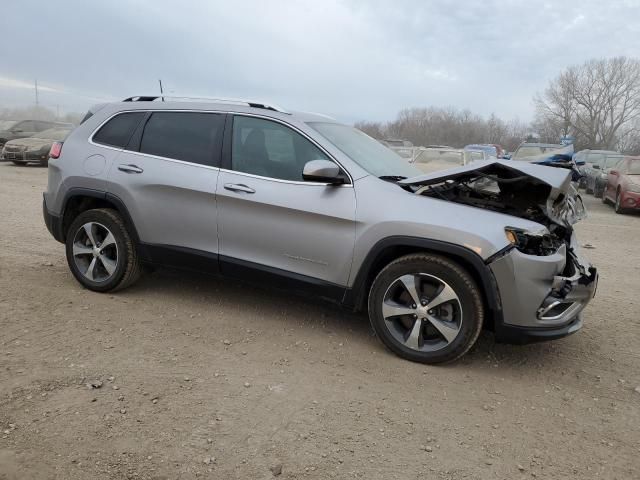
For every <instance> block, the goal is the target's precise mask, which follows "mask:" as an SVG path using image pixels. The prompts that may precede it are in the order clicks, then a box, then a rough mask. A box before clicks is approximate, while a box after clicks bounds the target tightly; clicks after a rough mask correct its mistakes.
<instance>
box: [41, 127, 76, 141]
mask: <svg viewBox="0 0 640 480" xmlns="http://www.w3.org/2000/svg"><path fill="white" fill-rule="evenodd" d="M68 134H69V130H66V129H63V128H50V129H49V130H44V131H42V132H39V133H36V134H35V135H32V137H34V138H43V139H45V140H58V141H61V140H64V139H65V138H66V136H67V135H68Z"/></svg>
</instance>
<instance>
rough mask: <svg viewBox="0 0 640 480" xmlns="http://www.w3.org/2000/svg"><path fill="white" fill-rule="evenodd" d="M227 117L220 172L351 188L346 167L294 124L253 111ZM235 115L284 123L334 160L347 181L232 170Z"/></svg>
mask: <svg viewBox="0 0 640 480" xmlns="http://www.w3.org/2000/svg"><path fill="white" fill-rule="evenodd" d="M229 117H230V120H228V121H227V126H226V127H225V132H224V139H223V147H222V162H221V166H220V171H221V172H229V173H235V174H236V175H242V176H246V177H251V178H258V179H263V180H270V181H272V182H278V183H289V184H293V185H309V186H327V185H332V186H334V187H347V188H353V177H351V174H350V173H349V171H348V170H347V169H346V168H344V166H343V165H342V164H341V163H340V162H339V161H338V160H336V158H335V157H334V156H333V155H331V154H330V153H329V152H328V151H327V150H326V149H325V148H324V147H323V146H322V145H320V144H319V143H318V142H317V141H316V140H314V139H313V138H312V137H311V136H309V135H308V134H306V133H305V132H303V131H302V130H300V129H299V128H297V127H296V126H294V125H291V124H290V123H287V122H285V121H282V120H280V119H278V118H274V117H269V116H266V115H258V114H253V113H245V112H229ZM235 117H254V118H260V119H263V120H267V121H271V122H275V123H279V124H281V125H284V126H285V127H287V128H290V129H291V130H293V131H294V132H296V133H298V134H300V135H302V137H304V138H305V139H306V140H307V141H309V142H311V144H312V145H314V146H315V147H316V148H318V149H319V150H320V151H322V153H324V154H325V155H326V156H327V157H328V158H329V159H330V160H331V161H332V162H334V163H335V164H336V165H338V167H340V169H341V170H342V171H343V172H345V174H346V175H347V178H348V179H349V183H343V184H341V185H333V184H331V183H327V182H310V181H305V180H285V179H282V178H276V177H265V176H263V175H254V174H252V173H245V172H240V171H238V170H233V168H232V165H231V158H232V157H231V155H232V145H231V141H232V136H233V120H234V118H235Z"/></svg>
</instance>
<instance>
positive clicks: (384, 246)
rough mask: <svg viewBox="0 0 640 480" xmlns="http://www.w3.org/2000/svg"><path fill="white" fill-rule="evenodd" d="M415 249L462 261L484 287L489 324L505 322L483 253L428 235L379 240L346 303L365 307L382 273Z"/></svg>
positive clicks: (486, 321)
mask: <svg viewBox="0 0 640 480" xmlns="http://www.w3.org/2000/svg"><path fill="white" fill-rule="evenodd" d="M411 253H431V254H436V255H441V256H443V257H446V258H449V259H450V260H453V261H455V262H456V263H458V264H460V265H461V266H462V267H463V268H465V269H466V270H467V271H468V272H469V274H470V275H471V276H472V277H473V279H474V280H475V281H476V283H477V285H478V288H480V290H481V293H482V299H483V303H484V306H485V309H486V311H487V312H486V313H487V315H485V327H488V328H493V326H494V324H495V323H497V322H502V320H503V319H502V306H501V302H500V295H499V292H498V287H497V284H496V280H495V278H494V276H493V273H492V272H491V269H490V268H489V267H488V266H487V265H486V264H485V262H484V260H483V259H482V257H480V256H479V255H478V254H476V253H475V252H473V251H472V250H470V249H468V248H466V247H462V246H460V245H456V244H453V243H448V242H443V241H440V240H431V239H425V238H416V237H404V236H394V237H388V238H385V239H382V240H380V241H378V243H376V244H375V245H374V246H373V248H372V249H371V251H370V252H369V253H368V255H367V257H366V258H365V260H364V261H363V262H362V265H361V266H360V269H359V270H358V273H357V274H356V277H355V281H354V283H353V286H352V287H351V289H349V290H347V293H346V294H345V298H344V302H343V303H344V304H345V305H346V306H348V307H350V308H353V309H354V310H356V311H360V310H363V309H365V308H366V302H367V296H368V292H369V290H370V288H371V285H372V283H373V280H374V279H375V277H376V276H377V275H378V273H379V272H380V271H381V270H382V269H383V268H384V267H385V266H386V265H388V264H389V263H390V262H392V261H393V260H395V259H397V258H399V257H402V256H404V255H409V254H411Z"/></svg>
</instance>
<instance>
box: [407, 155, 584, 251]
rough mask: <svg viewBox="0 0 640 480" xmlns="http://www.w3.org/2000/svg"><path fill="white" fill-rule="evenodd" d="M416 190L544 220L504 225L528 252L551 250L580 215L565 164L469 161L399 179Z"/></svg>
mask: <svg viewBox="0 0 640 480" xmlns="http://www.w3.org/2000/svg"><path fill="white" fill-rule="evenodd" d="M400 183H401V185H403V186H405V188H409V189H411V190H412V191H413V192H414V193H415V194H417V195H424V196H429V197H433V198H438V199H441V200H446V201H449V202H453V203H461V204H463V205H469V206H472V207H477V208H481V209H485V210H492V211H495V212H500V213H504V214H507V215H512V216H514V217H520V218H524V219H527V220H531V221H534V222H536V223H538V224H541V225H544V226H545V227H546V228H545V229H542V230H541V231H539V232H525V231H518V230H517V229H510V228H507V237H508V238H509V240H510V241H511V243H513V244H514V245H516V246H517V247H518V248H520V249H521V250H523V251H525V252H527V253H531V254H533V255H545V254H547V253H549V252H550V251H555V250H557V249H558V247H559V246H560V245H562V244H566V243H567V242H568V241H569V239H570V238H571V233H572V231H573V228H572V226H573V225H574V224H575V223H576V222H578V221H580V220H582V219H583V218H585V216H586V210H585V208H584V205H583V203H582V199H581V198H580V195H579V194H578V192H577V190H576V189H575V187H574V186H573V184H572V182H571V173H570V171H567V170H566V169H559V168H558V169H556V168H549V167H542V166H538V165H531V164H518V165H515V164H514V163H513V162H508V161H500V160H497V161H491V162H474V163H472V164H469V165H467V166H465V167H460V168H455V169H451V170H447V171H442V172H438V173H437V174H432V175H423V176H419V177H414V178H410V179H407V180H404V181H402V182H400Z"/></svg>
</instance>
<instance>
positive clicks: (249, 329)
mask: <svg viewBox="0 0 640 480" xmlns="http://www.w3.org/2000/svg"><path fill="white" fill-rule="evenodd" d="M46 179H47V171H46V169H43V168H37V167H14V166H13V165H11V164H0V291H1V292H2V294H1V295H0V331H1V332H2V334H1V336H0V340H1V341H0V344H1V346H0V479H12V480H13V479H49V478H58V479H65V480H66V479H88V478H91V479H107V478H118V479H120V478H137V479H192V478H242V479H245V478H267V479H268V478H273V477H274V476H278V477H279V478H284V479H294V478H295V479H298V478H316V479H320V478H322V479H324V478H363V479H375V478H381V479H382V478H384V479H390V478H399V479H422V478H424V479H427V478H429V479H432V478H438V479H461V478H468V479H486V478H503V479H514V478H532V477H536V478H553V479H556V478H579V479H585V478H589V479H591V478H611V479H614V478H615V479H632V478H638V475H639V472H640V433H639V432H640V347H638V345H639V344H640V316H639V315H638V313H639V311H640V308H639V307H640V295H639V293H640V289H639V287H638V283H639V282H638V281H639V280H640V249H639V248H638V242H637V240H638V239H639V238H640V216H638V215H634V216H632V215H624V216H621V215H615V214H614V213H613V210H612V208H611V207H609V206H604V205H602V204H601V203H600V200H595V199H593V197H591V196H589V197H588V198H587V199H586V201H587V205H588V207H589V209H590V216H589V218H588V219H587V220H586V221H584V222H582V223H581V224H580V225H579V227H578V230H579V235H580V241H581V243H583V244H585V243H590V244H592V245H593V247H594V248H593V249H592V250H589V251H587V252H586V253H587V255H588V256H589V257H590V259H591V260H592V261H593V262H594V264H595V265H596V266H597V267H598V268H599V270H600V273H601V280H600V285H599V288H598V294H597V296H596V298H595V299H594V300H593V302H592V303H591V305H590V307H589V308H588V309H587V311H586V315H585V326H584V328H583V329H582V331H581V332H579V333H577V334H575V335H573V336H571V337H569V338H566V339H563V340H559V341H556V342H551V343H546V344H537V345H528V346H521V347H516V346H508V345H498V344H495V343H494V342H493V338H492V336H491V335H490V334H483V335H482V336H481V338H480V340H479V342H478V344H477V345H476V347H474V349H473V350H472V351H471V352H470V353H469V354H468V355H466V357H464V358H463V359H462V360H461V361H459V362H457V363H455V364H453V365H448V366H444V367H442V366H441V367H429V366H423V365H418V364H414V363H410V362H407V361H404V360H401V359H399V358H397V357H395V356H394V355H392V354H390V353H389V352H387V351H386V350H385V349H384V348H383V347H382V345H381V344H380V343H379V342H378V341H377V340H376V339H375V338H374V337H373V336H372V334H371V331H370V328H369V325H368V321H367V319H366V318H365V317H364V316H360V315H352V314H349V313H345V312H342V311H340V310H338V309H337V308H335V307H332V306H328V305H325V304H322V303H319V302H314V301H311V300H307V299H303V298H297V297H291V296H289V295H287V294H286V293H280V292H271V291H268V290H263V289H260V288H256V287H250V286H247V285H243V284H240V283H237V282H232V281H229V280H225V279H217V278H209V277H205V276H193V275H186V274H182V273H174V272H166V271H158V272H156V273H153V274H151V275H147V276H145V277H143V279H142V280H141V281H140V282H139V283H137V284H136V285H135V286H134V287H132V288H130V289H128V290H126V291H123V292H121V293H118V294H115V295H109V294H97V293H92V292H90V291H88V290H84V289H82V288H81V287H80V286H79V284H77V283H76V281H75V280H74V279H73V278H72V276H71V274H70V273H69V271H68V268H67V265H66V261H65V258H64V248H63V246H62V245H61V244H59V243H57V242H56V241H55V240H53V238H51V236H50V235H49V233H48V232H47V230H46V228H45V226H44V223H43V220H42V212H41V198H42V197H41V192H42V190H43V189H44V187H45V184H46ZM91 383H93V384H94V385H95V387H99V388H93V387H88V386H87V384H91Z"/></svg>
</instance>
